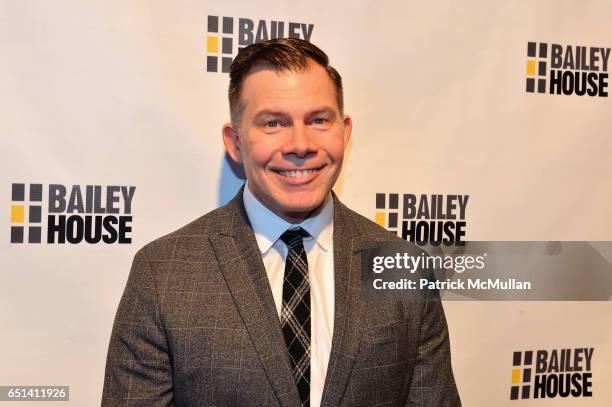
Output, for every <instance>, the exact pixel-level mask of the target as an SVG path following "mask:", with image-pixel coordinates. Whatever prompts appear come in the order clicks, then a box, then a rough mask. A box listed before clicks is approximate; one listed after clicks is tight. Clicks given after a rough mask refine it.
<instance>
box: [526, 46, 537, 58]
mask: <svg viewBox="0 0 612 407" xmlns="http://www.w3.org/2000/svg"><path fill="white" fill-rule="evenodd" d="M527 56H528V57H532V58H535V56H536V43H535V42H528V43H527Z"/></svg>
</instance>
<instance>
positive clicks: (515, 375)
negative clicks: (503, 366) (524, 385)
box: [512, 369, 521, 384]
mask: <svg viewBox="0 0 612 407" xmlns="http://www.w3.org/2000/svg"><path fill="white" fill-rule="evenodd" d="M520 381H521V369H512V384H516V383H520Z"/></svg>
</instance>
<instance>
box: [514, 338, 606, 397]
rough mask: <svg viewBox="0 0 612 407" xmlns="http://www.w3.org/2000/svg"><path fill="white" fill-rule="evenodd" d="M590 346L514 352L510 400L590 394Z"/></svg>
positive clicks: (591, 377) (589, 395)
mask: <svg viewBox="0 0 612 407" xmlns="http://www.w3.org/2000/svg"><path fill="white" fill-rule="evenodd" d="M593 349H594V348H563V349H553V350H527V351H519V352H514V354H513V357H512V379H511V382H512V384H511V386H510V400H519V399H521V400H522V399H545V398H556V397H561V398H566V397H592V396H593V391H592V385H593V382H592V380H593V373H592V371H591V368H592V364H591V362H592V358H593Z"/></svg>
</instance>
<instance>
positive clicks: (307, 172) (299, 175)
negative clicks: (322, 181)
mask: <svg viewBox="0 0 612 407" xmlns="http://www.w3.org/2000/svg"><path fill="white" fill-rule="evenodd" d="M323 167H324V166H321V167H317V168H303V169H302V168H300V169H273V171H274V172H275V173H277V174H278V175H280V176H281V177H283V178H285V179H287V180H288V181H294V182H295V181H298V182H304V181H310V180H311V179H313V178H315V177H316V175H317V174H318V173H319V172H320V171H321V170H322V169H323Z"/></svg>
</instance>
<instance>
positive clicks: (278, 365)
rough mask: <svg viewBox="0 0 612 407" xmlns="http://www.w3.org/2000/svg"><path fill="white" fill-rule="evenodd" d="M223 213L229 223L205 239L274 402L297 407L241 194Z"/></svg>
mask: <svg viewBox="0 0 612 407" xmlns="http://www.w3.org/2000/svg"><path fill="white" fill-rule="evenodd" d="M227 209H228V210H230V211H231V213H230V216H229V222H228V224H227V225H224V227H223V229H224V230H222V231H220V232H219V233H214V234H211V235H210V236H209V240H210V243H211V245H212V248H213V251H214V252H215V255H216V257H217V261H218V262H219V266H220V268H221V272H222V273H223V277H224V278H225V282H226V284H227V286H228V288H229V290H230V292H231V294H232V297H233V299H234V302H235V303H236V306H237V307H238V311H239V313H240V317H241V318H242V321H243V322H244V325H245V327H246V330H247V332H248V333H249V336H250V338H251V341H252V342H253V345H254V346H255V349H256V351H257V355H258V356H259V359H260V361H261V364H262V365H263V368H264V370H265V372H266V375H267V377H268V380H269V381H270V384H271V385H272V388H273V389H274V392H275V394H276V397H277V398H278V401H279V402H280V404H281V405H282V406H286V407H293V406H297V405H299V404H300V399H299V395H298V391H297V387H296V384H295V381H294V380H293V374H292V371H291V367H290V364H289V358H288V355H287V350H286V345H285V341H284V337H283V333H282V329H281V326H280V321H279V318H278V315H277V313H276V307H275V306H274V298H273V297H272V291H271V289H270V284H269V282H268V276H267V274H266V271H265V268H264V264H263V260H262V258H261V252H260V251H259V248H258V246H257V241H256V240H255V235H254V233H253V230H252V228H251V227H250V225H249V221H248V217H247V215H246V212H245V210H244V205H243V203H242V190H241V191H240V192H239V193H238V195H236V197H235V198H234V199H233V200H232V201H231V202H230V203H229V204H228V207H227ZM279 355H282V356H280V357H279Z"/></svg>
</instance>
